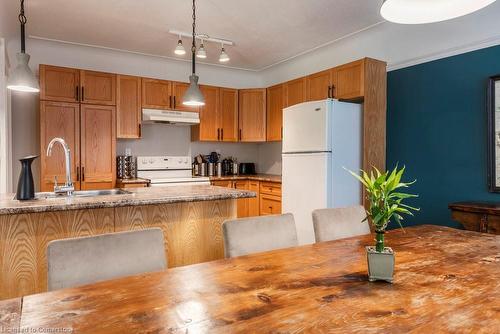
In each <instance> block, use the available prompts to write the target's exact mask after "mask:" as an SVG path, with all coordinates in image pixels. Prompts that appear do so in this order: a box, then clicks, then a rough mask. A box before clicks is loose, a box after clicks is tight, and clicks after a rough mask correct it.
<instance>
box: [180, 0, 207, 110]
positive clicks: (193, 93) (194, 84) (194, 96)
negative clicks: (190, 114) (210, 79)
mask: <svg viewBox="0 0 500 334" xmlns="http://www.w3.org/2000/svg"><path fill="white" fill-rule="evenodd" d="M192 38H193V41H192V44H191V64H192V73H191V75H190V76H189V88H188V89H187V91H186V93H184V96H183V97H182V101H183V102H182V104H184V105H186V106H195V107H196V106H204V105H205V97H204V96H203V94H202V93H201V90H200V87H199V86H198V76H197V75H196V4H195V0H193V34H192Z"/></svg>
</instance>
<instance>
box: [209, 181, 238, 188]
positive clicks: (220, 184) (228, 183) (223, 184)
mask: <svg viewBox="0 0 500 334" xmlns="http://www.w3.org/2000/svg"><path fill="white" fill-rule="evenodd" d="M211 184H212V185H213V186H217V187H225V188H233V181H212V182H211Z"/></svg>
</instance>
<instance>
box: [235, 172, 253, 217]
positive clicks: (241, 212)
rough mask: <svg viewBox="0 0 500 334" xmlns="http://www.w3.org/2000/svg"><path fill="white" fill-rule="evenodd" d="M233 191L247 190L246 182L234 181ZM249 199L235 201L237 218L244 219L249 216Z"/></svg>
mask: <svg viewBox="0 0 500 334" xmlns="http://www.w3.org/2000/svg"><path fill="white" fill-rule="evenodd" d="M233 185H234V187H233V188H234V189H238V190H248V180H241V181H234V183H233ZM248 201H249V199H248V198H241V199H238V200H236V202H237V212H238V213H237V216H238V218H245V217H248V216H249V210H248V208H249V202H248Z"/></svg>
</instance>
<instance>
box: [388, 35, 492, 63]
mask: <svg viewBox="0 0 500 334" xmlns="http://www.w3.org/2000/svg"><path fill="white" fill-rule="evenodd" d="M496 45H500V35H497V36H494V37H491V38H488V39H485V40H482V41H478V42H474V43H468V44H464V45H461V46H458V47H454V48H449V49H446V50H443V51H439V52H434V53H430V54H427V55H425V56H421V57H416V58H412V59H410V60H405V61H402V62H399V63H394V64H388V65H387V71H394V70H399V69H401V68H405V67H410V66H415V65H418V64H423V63H427V62H430V61H434V60H438V59H443V58H448V57H452V56H456V55H459V54H463V53H467V52H471V51H476V50H481V49H485V48H489V47H492V46H496Z"/></svg>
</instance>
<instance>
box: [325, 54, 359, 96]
mask: <svg viewBox="0 0 500 334" xmlns="http://www.w3.org/2000/svg"><path fill="white" fill-rule="evenodd" d="M364 74H365V59H361V60H357V61H354V62H352V63H348V64H345V65H341V66H337V67H335V68H334V69H333V75H334V79H333V80H334V86H335V87H334V91H333V94H334V97H335V98H336V99H339V100H356V99H361V98H363V96H364V94H365V85H364Z"/></svg>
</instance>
